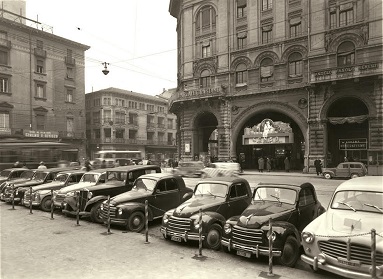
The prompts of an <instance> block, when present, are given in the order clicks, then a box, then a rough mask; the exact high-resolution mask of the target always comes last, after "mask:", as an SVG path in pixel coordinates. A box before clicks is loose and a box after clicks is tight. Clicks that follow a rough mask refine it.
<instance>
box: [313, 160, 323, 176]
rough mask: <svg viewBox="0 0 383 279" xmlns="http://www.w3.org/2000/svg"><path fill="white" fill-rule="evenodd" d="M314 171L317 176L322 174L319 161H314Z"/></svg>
mask: <svg viewBox="0 0 383 279" xmlns="http://www.w3.org/2000/svg"><path fill="white" fill-rule="evenodd" d="M314 166H315V171H316V172H317V175H320V174H322V162H321V160H319V159H316V160H315V161H314Z"/></svg>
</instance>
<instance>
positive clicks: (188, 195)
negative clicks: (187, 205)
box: [181, 192, 193, 203]
mask: <svg viewBox="0 0 383 279" xmlns="http://www.w3.org/2000/svg"><path fill="white" fill-rule="evenodd" d="M192 196H193V192H187V193H185V194H184V195H183V196H182V199H181V203H183V202H185V201H187V200H188V199H190V198H191V197H192Z"/></svg>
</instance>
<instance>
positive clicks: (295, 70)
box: [289, 52, 303, 77]
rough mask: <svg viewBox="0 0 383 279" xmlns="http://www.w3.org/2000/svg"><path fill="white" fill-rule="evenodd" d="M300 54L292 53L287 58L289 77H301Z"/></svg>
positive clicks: (301, 63)
mask: <svg viewBox="0 0 383 279" xmlns="http://www.w3.org/2000/svg"><path fill="white" fill-rule="evenodd" d="M302 68H303V61H302V54H300V53H299V52H294V53H292V54H291V55H290V56H289V77H301V76H302V72H303V69H302Z"/></svg>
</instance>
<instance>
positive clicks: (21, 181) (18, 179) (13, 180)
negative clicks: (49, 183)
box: [8, 178, 36, 186]
mask: <svg viewBox="0 0 383 279" xmlns="http://www.w3.org/2000/svg"><path fill="white" fill-rule="evenodd" d="M29 180H31V179H30V178H16V179H12V180H8V183H12V184H15V186H16V185H17V184H22V183H25V182H26V181H29ZM35 181H36V180H35Z"/></svg>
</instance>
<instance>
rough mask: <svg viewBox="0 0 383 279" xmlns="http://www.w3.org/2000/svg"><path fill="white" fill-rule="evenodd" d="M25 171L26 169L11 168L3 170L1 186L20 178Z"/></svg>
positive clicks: (0, 178)
mask: <svg viewBox="0 0 383 279" xmlns="http://www.w3.org/2000/svg"><path fill="white" fill-rule="evenodd" d="M25 170H26V169H25V168H11V169H5V170H2V171H1V172H0V184H2V183H3V182H5V181H8V180H12V179H16V178H19V177H20V175H21V174H22V173H23V172H24V171H25Z"/></svg>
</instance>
